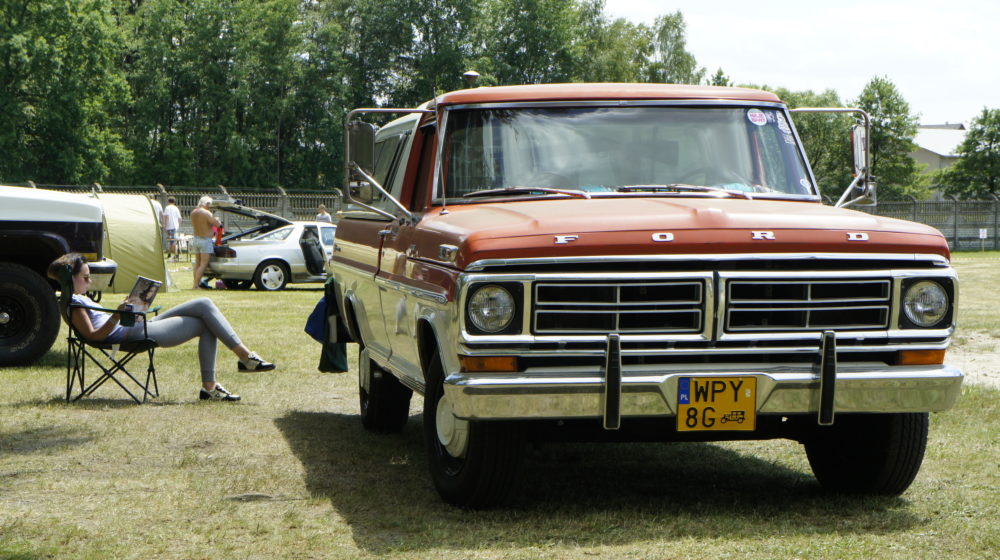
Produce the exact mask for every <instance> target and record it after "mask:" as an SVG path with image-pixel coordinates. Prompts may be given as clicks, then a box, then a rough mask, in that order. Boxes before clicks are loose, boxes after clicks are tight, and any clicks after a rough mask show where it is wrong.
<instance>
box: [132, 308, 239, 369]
mask: <svg viewBox="0 0 1000 560" xmlns="http://www.w3.org/2000/svg"><path fill="white" fill-rule="evenodd" d="M146 329H147V331H148V332H149V338H152V339H153V340H155V341H156V343H157V345H158V346H162V347H164V348H169V347H171V346H177V345H178V344H181V343H183V342H187V341H189V340H191V339H192V338H194V337H196V336H197V337H199V338H198V362H199V364H200V365H201V380H202V381H204V382H206V383H207V382H210V381H212V382H214V381H215V350H216V346H217V344H216V341H217V340H221V341H222V343H223V344H224V345H225V346H226V348H233V347H234V346H237V345H238V344H240V337H238V336H236V331H234V330H233V327H232V326H231V325H230V324H229V321H227V320H226V318H225V317H224V316H223V315H222V312H221V311H219V308H218V307H216V306H215V302H214V301H212V300H210V299H208V298H198V299H193V300H191V301H186V302H184V303H182V304H180V305H178V306H176V307H172V308H170V309H168V310H167V311H165V312H164V313H161V314H160V315H159V316H157V317H152V318H150V319H149V321H148V323H147V325H146ZM142 335H143V329H142V325H136V326H135V327H132V328H130V329H129V330H128V334H126V335H125V339H126V340H128V341H132V340H141V339H142Z"/></svg>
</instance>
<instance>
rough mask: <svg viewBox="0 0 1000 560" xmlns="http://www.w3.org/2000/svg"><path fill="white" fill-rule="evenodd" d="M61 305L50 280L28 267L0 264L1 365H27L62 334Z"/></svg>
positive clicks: (50, 346)
mask: <svg viewBox="0 0 1000 560" xmlns="http://www.w3.org/2000/svg"><path fill="white" fill-rule="evenodd" d="M59 323H60V319H59V303H58V301H56V295H55V292H53V291H52V287H51V286H50V285H49V283H48V281H46V280H45V279H44V278H42V277H41V275H39V274H38V273H37V272H35V271H33V270H31V269H30V268H28V267H26V266H22V265H19V264H14V263H0V366H26V365H29V364H32V363H34V362H35V361H37V360H38V359H39V358H41V357H42V356H43V355H44V354H45V353H46V352H48V351H49V349H50V348H52V343H54V342H55V340H56V337H57V336H58V335H59Z"/></svg>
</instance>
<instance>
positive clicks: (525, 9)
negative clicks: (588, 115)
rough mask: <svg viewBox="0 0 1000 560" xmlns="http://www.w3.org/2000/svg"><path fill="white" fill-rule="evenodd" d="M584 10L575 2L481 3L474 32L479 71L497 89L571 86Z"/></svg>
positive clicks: (499, 0)
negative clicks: (549, 84) (543, 85)
mask: <svg viewBox="0 0 1000 560" xmlns="http://www.w3.org/2000/svg"><path fill="white" fill-rule="evenodd" d="M580 9H581V8H580V5H579V4H578V3H577V2H575V1H573V0H487V1H485V2H483V7H482V12H481V14H482V15H481V17H480V18H479V22H478V25H477V26H476V32H475V44H474V52H475V53H476V59H475V60H476V66H477V71H479V72H480V73H483V74H485V75H487V76H488V77H489V78H490V81H491V82H494V83H496V84H497V85H510V84H537V83H546V82H567V81H571V80H572V78H573V70H574V68H575V66H576V65H575V60H574V58H573V53H574V52H575V51H576V43H577V41H578V39H579V38H578V35H577V33H576V32H577V30H578V29H579V27H578V25H579V22H580V14H579V11H580ZM479 68H482V69H483V70H479Z"/></svg>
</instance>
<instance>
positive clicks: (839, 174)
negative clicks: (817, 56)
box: [761, 86, 852, 201]
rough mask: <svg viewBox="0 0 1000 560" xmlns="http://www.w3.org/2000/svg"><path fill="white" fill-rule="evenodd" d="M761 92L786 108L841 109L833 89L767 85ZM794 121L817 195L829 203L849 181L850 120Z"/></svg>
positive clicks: (812, 116)
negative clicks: (821, 195) (813, 178)
mask: <svg viewBox="0 0 1000 560" xmlns="http://www.w3.org/2000/svg"><path fill="white" fill-rule="evenodd" d="M761 89H767V90H770V91H773V92H774V93H775V94H777V96H778V97H780V98H781V99H782V101H784V102H785V103H787V104H788V107H789V109H796V108H799V107H843V103H841V101H840V97H839V96H838V95H837V92H835V91H834V90H832V89H828V90H825V91H823V92H820V93H816V92H814V91H811V90H805V91H790V90H787V89H785V88H775V89H771V88H768V87H766V86H765V87H763V88H761ZM794 119H795V121H794V122H795V129H796V131H797V132H798V133H799V138H800V139H801V140H802V146H803V148H804V149H805V152H806V155H807V156H808V158H809V163H810V165H811V167H812V170H813V175H815V177H816V182H817V183H818V184H819V188H820V192H821V193H822V194H823V196H825V197H826V198H828V199H830V200H833V201H836V200H838V199H839V198H840V195H841V194H842V193H843V191H844V189H845V188H846V187H847V185H849V184H850V182H851V171H852V161H851V157H852V156H851V142H850V136H849V134H848V130H849V129H850V125H851V117H849V116H847V115H844V114H835V113H798V114H796V115H795V116H794Z"/></svg>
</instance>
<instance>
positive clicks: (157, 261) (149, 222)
mask: <svg viewBox="0 0 1000 560" xmlns="http://www.w3.org/2000/svg"><path fill="white" fill-rule="evenodd" d="M97 198H98V199H99V200H100V201H101V204H102V205H103V206H104V220H105V223H106V224H107V239H105V245H104V256H105V257H108V258H111V259H114V261H115V262H117V263H118V273H117V274H115V278H114V281H113V282H112V284H111V290H110V291H111V292H114V293H128V292H129V291H130V290H131V289H132V285H133V284H134V283H135V279H136V277H138V276H145V277H146V278H152V279H153V280H159V281H160V282H163V283H164V284H165V285H166V286H170V284H171V283H170V282H169V281H168V279H167V278H168V275H167V269H166V265H165V264H164V262H163V248H162V247H163V245H162V240H161V235H162V230H161V229H160V224H158V223H157V221H156V213H155V211H154V210H153V205H152V203H151V202H150V200H149V199H148V198H146V197H145V196H141V195H134V194H109V193H98V195H97Z"/></svg>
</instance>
